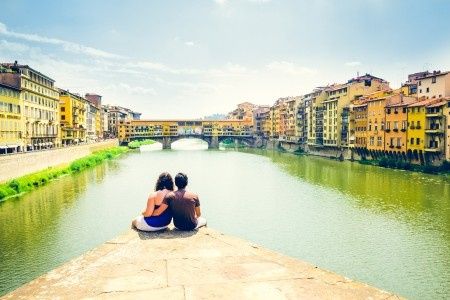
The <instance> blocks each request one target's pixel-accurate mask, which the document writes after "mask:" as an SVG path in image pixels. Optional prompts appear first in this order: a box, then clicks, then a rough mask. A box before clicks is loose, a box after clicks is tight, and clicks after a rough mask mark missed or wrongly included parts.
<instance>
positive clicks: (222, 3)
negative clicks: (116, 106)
mask: <svg viewBox="0 0 450 300" xmlns="http://www.w3.org/2000/svg"><path fill="white" fill-rule="evenodd" d="M214 2H216V3H217V4H219V5H225V4H226V3H227V2H228V1H227V0H214Z"/></svg>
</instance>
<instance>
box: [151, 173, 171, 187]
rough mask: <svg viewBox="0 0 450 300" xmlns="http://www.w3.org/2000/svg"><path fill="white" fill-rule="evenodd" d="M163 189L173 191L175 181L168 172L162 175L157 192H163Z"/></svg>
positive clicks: (157, 185) (158, 181) (159, 178)
mask: <svg viewBox="0 0 450 300" xmlns="http://www.w3.org/2000/svg"><path fill="white" fill-rule="evenodd" d="M163 189H167V190H169V191H173V179H172V176H170V174H169V173H167V172H164V173H161V174H160V175H159V177H158V180H157V181H156V186H155V191H161V190H163Z"/></svg>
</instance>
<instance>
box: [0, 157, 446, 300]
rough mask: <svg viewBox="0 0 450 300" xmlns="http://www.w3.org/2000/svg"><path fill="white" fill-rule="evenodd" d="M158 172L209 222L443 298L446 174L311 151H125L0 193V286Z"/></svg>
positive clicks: (121, 216) (117, 211)
mask: <svg viewBox="0 0 450 300" xmlns="http://www.w3.org/2000/svg"><path fill="white" fill-rule="evenodd" d="M162 171H169V172H171V173H173V174H175V173H176V172H178V171H183V172H185V173H187V174H188V176H189V180H190V184H189V187H190V189H192V190H194V191H195V192H197V193H198V194H199V196H200V201H201V204H202V208H203V214H204V216H205V217H206V218H207V219H208V226H210V227H212V228H214V229H217V230H219V231H222V232H224V233H227V234H231V235H235V236H239V237H242V238H245V239H247V240H250V241H252V242H255V243H258V244H260V245H263V246H265V247H267V248H270V249H273V250H276V251H279V252H282V253H284V254H287V255H290V256H293V257H297V258H299V259H302V260H305V261H308V262H311V263H313V264H315V265H318V266H319V267H322V268H325V269H329V270H332V271H334V272H337V273H339V274H342V275H345V276H347V277H350V278H353V279H356V280H359V281H363V282H366V283H368V284H371V285H374V286H377V287H379V288H382V289H385V290H388V291H392V292H395V293H398V294H400V295H402V296H405V297H408V298H414V299H441V298H442V299H444V298H447V299H448V298H450V179H449V177H445V176H435V175H425V174H420V173H412V172H406V171H398V170H389V169H383V168H378V167H373V166H366V165H360V164H358V163H351V162H338V161H332V160H328V159H323V158H316V157H311V156H295V155H292V154H285V153H278V152H270V151H257V150H241V151H213V150H209V151H174V150H164V151H152V152H142V153H138V152H137V153H130V154H127V155H124V156H123V157H122V158H120V159H117V160H114V161H108V162H105V163H103V164H102V165H99V166H97V167H95V168H92V169H89V170H86V171H84V172H82V173H79V174H77V175H73V176H67V177H62V178H60V179H58V180H56V181H53V182H51V183H50V184H48V185H46V186H44V187H42V188H40V189H38V190H35V191H33V192H30V193H27V194H24V195H21V196H19V197H17V198H13V199H8V200H7V201H4V202H2V203H0V295H3V294H5V293H7V292H8V291H11V290H13V289H15V288H17V287H18V286H20V285H22V284H24V283H26V282H28V281H30V280H32V279H33V278H35V277H37V276H39V275H41V274H43V273H45V272H47V271H49V270H51V269H53V268H55V267H56V266H58V265H61V264H62V263H64V262H66V261H67V260H69V259H71V258H73V257H75V256H78V255H80V254H82V253H84V252H85V251H87V250H88V249H91V248H93V247H95V246H97V245H99V244H101V243H103V242H105V241H106V240H108V239H110V238H112V237H114V236H116V235H118V234H120V233H122V232H124V231H125V230H127V229H128V228H129V225H130V220H131V219H132V218H133V217H134V216H135V215H137V214H138V213H139V212H140V211H141V210H142V209H143V208H144V206H145V203H146V197H147V196H148V193H149V192H150V191H151V190H152V189H153V187H154V183H155V179H156V178H157V176H158V174H159V173H161V172H162Z"/></svg>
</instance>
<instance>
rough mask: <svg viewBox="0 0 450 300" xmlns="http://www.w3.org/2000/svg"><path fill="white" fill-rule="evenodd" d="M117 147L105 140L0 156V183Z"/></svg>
mask: <svg viewBox="0 0 450 300" xmlns="http://www.w3.org/2000/svg"><path fill="white" fill-rule="evenodd" d="M118 145H119V142H118V140H107V141H103V142H98V143H93V144H86V145H79V146H71V147H66V148H58V149H51V150H45V151H36V152H26V153H17V154H12V155H5V156H0V182H5V181H7V180H10V179H13V178H17V177H20V176H24V175H27V174H30V173H34V172H37V171H40V170H43V169H46V168H49V167H55V166H59V165H64V164H68V163H70V162H71V161H73V160H76V159H78V158H81V157H84V156H87V155H89V154H91V153H92V152H95V151H98V150H102V149H106V148H111V147H115V146H118Z"/></svg>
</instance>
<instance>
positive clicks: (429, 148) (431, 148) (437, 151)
mask: <svg viewBox="0 0 450 300" xmlns="http://www.w3.org/2000/svg"><path fill="white" fill-rule="evenodd" d="M425 152H432V153H439V152H442V148H441V147H425Z"/></svg>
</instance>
